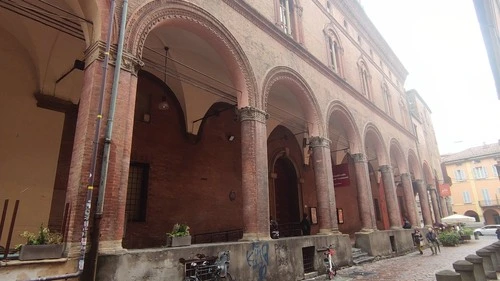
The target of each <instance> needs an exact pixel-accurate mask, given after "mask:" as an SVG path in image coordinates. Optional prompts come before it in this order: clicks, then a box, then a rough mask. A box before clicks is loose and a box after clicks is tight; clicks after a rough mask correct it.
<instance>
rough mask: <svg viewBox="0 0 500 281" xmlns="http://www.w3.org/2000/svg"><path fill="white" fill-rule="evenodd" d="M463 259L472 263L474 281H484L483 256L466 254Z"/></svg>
mask: <svg viewBox="0 0 500 281" xmlns="http://www.w3.org/2000/svg"><path fill="white" fill-rule="evenodd" d="M465 260H466V261H468V262H470V263H472V264H473V265H474V278H475V281H486V275H484V268H483V258H482V257H480V256H476V255H468V256H466V257H465Z"/></svg>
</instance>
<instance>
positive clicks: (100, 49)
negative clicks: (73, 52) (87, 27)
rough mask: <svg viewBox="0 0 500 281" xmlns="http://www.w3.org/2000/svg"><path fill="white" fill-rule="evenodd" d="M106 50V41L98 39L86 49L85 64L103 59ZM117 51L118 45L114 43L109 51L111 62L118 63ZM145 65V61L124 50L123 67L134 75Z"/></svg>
mask: <svg viewBox="0 0 500 281" xmlns="http://www.w3.org/2000/svg"><path fill="white" fill-rule="evenodd" d="M105 52H106V43H105V42H103V41H100V40H99V41H96V42H94V44H92V45H91V46H90V47H89V48H87V50H85V65H86V66H88V65H90V64H92V63H93V62H94V61H96V60H98V61H103V60H104V57H105ZM116 52H117V46H116V45H112V46H111V48H110V53H109V58H108V59H109V64H110V65H113V66H114V65H116ZM143 66H144V62H143V61H141V60H140V59H139V58H137V57H135V56H134V55H132V54H130V53H127V52H123V56H122V64H121V68H122V69H123V70H125V71H127V72H130V73H132V75H134V76H137V73H138V72H139V70H140V69H141V68H142V67H143Z"/></svg>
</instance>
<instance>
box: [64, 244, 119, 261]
mask: <svg viewBox="0 0 500 281" xmlns="http://www.w3.org/2000/svg"><path fill="white" fill-rule="evenodd" d="M80 250H81V243H80V242H69V243H66V252H67V254H68V258H74V257H79V256H80ZM88 250H90V244H87V251H88ZM125 252H127V250H126V249H124V248H123V247H122V240H116V241H101V242H99V254H121V253H125Z"/></svg>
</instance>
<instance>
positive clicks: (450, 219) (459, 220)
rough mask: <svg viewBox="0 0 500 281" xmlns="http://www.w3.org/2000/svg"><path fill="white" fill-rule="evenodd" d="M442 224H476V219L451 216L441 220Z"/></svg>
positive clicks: (456, 215) (457, 215)
mask: <svg viewBox="0 0 500 281" xmlns="http://www.w3.org/2000/svg"><path fill="white" fill-rule="evenodd" d="M441 221H442V222H445V223H466V222H475V221H476V219H475V218H473V217H469V216H464V215H459V214H454V215H451V216H447V217H444V218H442V219H441Z"/></svg>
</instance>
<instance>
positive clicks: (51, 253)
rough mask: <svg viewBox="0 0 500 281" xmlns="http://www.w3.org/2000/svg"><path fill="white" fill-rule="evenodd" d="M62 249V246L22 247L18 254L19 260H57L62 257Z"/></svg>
mask: <svg viewBox="0 0 500 281" xmlns="http://www.w3.org/2000/svg"><path fill="white" fill-rule="evenodd" d="M63 249H64V248H63V245H62V244H50V245H23V246H22V247H21V251H20V252H19V260H22V261H29V260H44V259H58V258H61V257H62V254H63Z"/></svg>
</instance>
